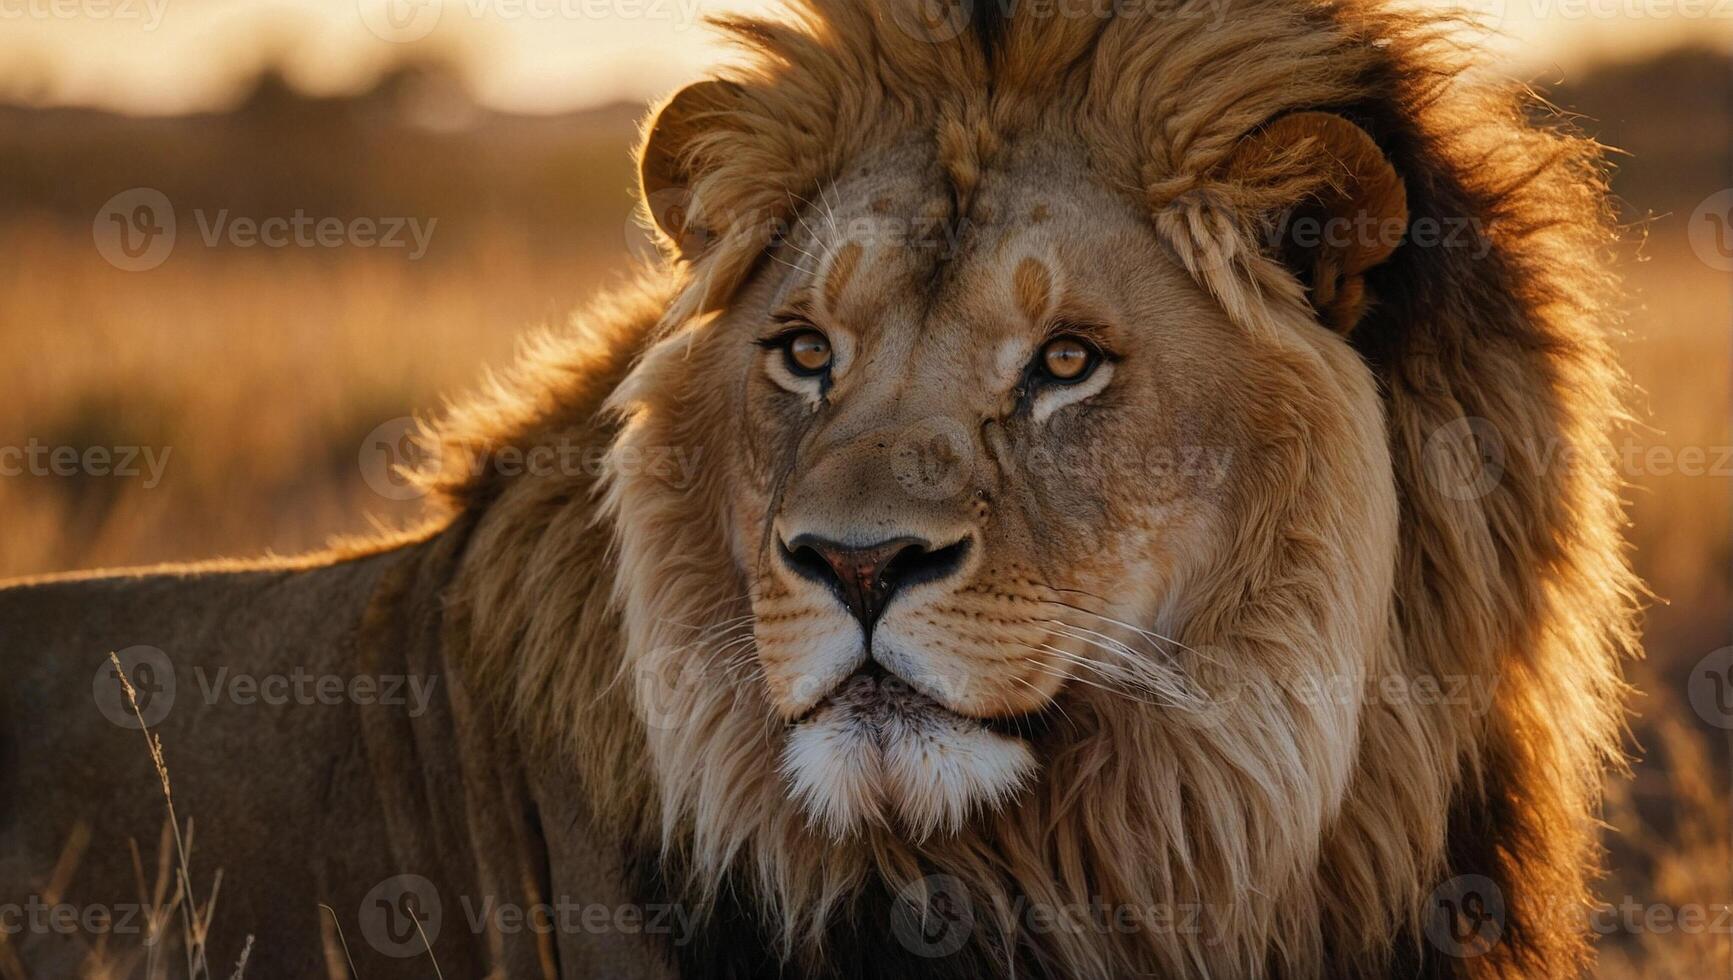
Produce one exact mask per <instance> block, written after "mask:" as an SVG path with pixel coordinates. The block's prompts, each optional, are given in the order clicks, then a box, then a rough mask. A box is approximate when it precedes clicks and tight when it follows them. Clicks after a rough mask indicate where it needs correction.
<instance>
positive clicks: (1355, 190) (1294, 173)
mask: <svg viewBox="0 0 1733 980" xmlns="http://www.w3.org/2000/svg"><path fill="white" fill-rule="evenodd" d="M1225 176H1226V178H1227V182H1228V183H1230V184H1231V185H1234V186H1236V187H1237V188H1240V189H1241V190H1242V191H1243V192H1244V193H1246V194H1247V195H1248V196H1249V198H1250V199H1251V200H1252V201H1254V202H1255V205H1256V210H1258V211H1260V212H1261V218H1262V224H1263V231H1264V232H1265V239H1264V242H1265V246H1266V248H1267V249H1268V251H1269V252H1270V253H1271V254H1272V255H1273V256H1274V257H1276V258H1278V259H1280V260H1281V261H1282V263H1283V264H1285V265H1286V266H1287V267H1288V268H1289V269H1290V270H1291V271H1292V272H1293V273H1294V275H1295V276H1297V277H1298V278H1299V280H1300V282H1301V283H1302V284H1303V285H1304V286H1305V287H1306V292H1307V295H1308V297H1309V298H1310V299H1311V301H1312V305H1313V306H1314V307H1315V308H1316V309H1317V311H1318V317H1319V319H1321V320H1322V321H1323V322H1324V324H1325V325H1326V326H1329V327H1332V328H1334V329H1336V330H1338V331H1340V332H1342V333H1347V332H1348V331H1349V330H1352V329H1353V328H1354V324H1355V323H1357V322H1358V321H1359V319H1360V315H1361V314H1362V313H1363V312H1364V311H1365V308H1366V302H1367V296H1366V284H1365V278H1364V276H1365V273H1366V271H1367V270H1368V269H1371V268H1372V267H1373V266H1376V265H1377V264H1379V263H1380V262H1383V261H1384V260H1385V259H1388V258H1389V257H1390V255H1391V253H1392V252H1394V251H1396V247H1397V246H1398V245H1400V244H1401V242H1402V237H1403V234H1404V232H1405V231H1406V230H1407V228H1408V195H1407V191H1406V190H1405V189H1404V188H1403V186H1402V178H1401V177H1399V176H1397V174H1396V169H1395V168H1394V167H1392V166H1391V165H1390V161H1389V160H1388V159H1386V158H1385V156H1384V153H1383V151H1381V150H1379V149H1378V145H1377V144H1376V143H1374V142H1373V141H1372V137H1370V136H1368V135H1367V134H1366V131H1365V130H1363V129H1361V128H1360V127H1358V126H1356V125H1354V124H1353V123H1351V122H1349V121H1348V120H1346V119H1344V118H1342V117H1341V116H1338V115H1334V114H1331V113H1327V112H1296V113H1291V114H1289V115H1285V116H1281V117H1279V118H1277V119H1275V120H1274V121H1272V122H1270V123H1269V124H1268V125H1266V126H1264V127H1262V128H1260V129H1258V130H1256V131H1255V132H1253V133H1251V134H1249V135H1248V136H1246V137H1245V138H1244V139H1243V140H1241V142H1240V144H1239V146H1238V147H1236V148H1235V149H1234V151H1233V153H1232V154H1231V155H1230V156H1229V158H1228V161H1227V163H1226V174H1225Z"/></svg>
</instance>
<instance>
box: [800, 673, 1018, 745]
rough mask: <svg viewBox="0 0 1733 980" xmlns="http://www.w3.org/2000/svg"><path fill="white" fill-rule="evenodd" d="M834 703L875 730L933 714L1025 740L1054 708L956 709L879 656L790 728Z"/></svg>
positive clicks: (838, 686)
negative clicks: (995, 712)
mask: <svg viewBox="0 0 1733 980" xmlns="http://www.w3.org/2000/svg"><path fill="white" fill-rule="evenodd" d="M832 708H835V709H839V710H841V711H842V712H845V713H847V714H849V715H851V716H853V717H855V718H856V719H857V720H858V721H859V723H861V724H863V725H866V726H867V727H869V728H871V729H873V730H874V733H875V734H877V733H878V732H880V731H882V730H883V728H884V727H885V726H886V725H890V724H898V723H901V724H908V723H910V722H915V721H919V720H922V719H923V718H929V717H930V718H934V719H943V720H944V721H946V722H947V723H952V724H956V723H961V724H973V725H978V726H979V727H981V728H983V729H986V730H987V731H990V732H993V733H995V734H998V735H1004V736H1006V737H1008V738H1017V739H1025V740H1032V739H1035V738H1039V737H1040V736H1042V735H1044V734H1046V732H1047V730H1048V728H1049V727H1050V719H1049V714H1050V712H1049V711H1048V709H1046V708H1042V709H1038V710H1036V711H1031V712H1026V713H1023V714H1017V715H1004V716H995V717H983V716H979V715H969V714H963V713H962V712H959V711H954V710H952V709H951V708H948V707H946V706H945V705H944V704H943V703H941V702H940V701H939V700H937V699H936V698H933V697H932V696H930V695H928V694H926V693H924V692H922V691H921V690H920V689H919V688H917V687H915V686H914V685H913V684H911V683H909V682H908V681H906V680H904V679H903V678H901V677H899V676H898V675H897V674H895V673H894V672H892V671H890V670H888V669H887V668H885V666H884V665H883V664H880V663H879V662H878V661H876V660H868V661H867V662H866V663H864V664H862V665H861V666H860V668H859V669H857V670H856V671H855V672H854V673H852V674H850V675H849V676H848V677H847V678H846V679H845V680H844V681H843V682H842V683H841V684H838V685H837V686H836V689H835V690H833V691H831V692H830V693H829V694H827V695H825V696H824V697H822V698H820V699H819V700H818V701H817V702H815V703H814V704H813V705H812V707H810V708H808V709H806V710H805V711H804V712H802V713H800V714H799V715H797V716H795V717H794V718H792V719H790V721H789V723H788V724H789V726H790V727H795V726H798V725H801V724H804V723H805V722H807V721H809V720H810V719H812V718H814V717H816V716H817V715H819V714H820V713H823V712H826V710H827V709H832Z"/></svg>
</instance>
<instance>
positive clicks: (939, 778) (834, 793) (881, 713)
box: [781, 663, 1038, 839]
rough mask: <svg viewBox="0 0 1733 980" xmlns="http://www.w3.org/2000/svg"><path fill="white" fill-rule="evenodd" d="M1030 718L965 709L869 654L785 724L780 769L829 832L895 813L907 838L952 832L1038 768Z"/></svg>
mask: <svg viewBox="0 0 1733 980" xmlns="http://www.w3.org/2000/svg"><path fill="white" fill-rule="evenodd" d="M1034 727H1035V721H1034V719H1033V718H1029V717H1020V718H1010V719H988V718H977V717H973V716H969V715H964V714H961V713H959V712H956V711H953V710H951V709H950V708H947V707H945V706H944V705H943V704H941V703H940V702H939V701H938V700H937V699H935V698H933V697H932V696H930V695H928V694H926V693H923V692H922V691H920V690H917V689H916V688H915V687H914V685H912V684H910V683H909V682H908V681H907V680H905V679H904V678H901V677H898V676H897V675H896V674H895V673H892V672H891V671H889V670H886V669H885V668H884V667H883V666H881V665H879V664H876V663H869V664H867V665H866V666H863V667H862V668H861V669H860V670H857V671H856V672H855V673H854V674H852V675H850V676H849V677H848V679H846V680H844V681H843V682H842V683H841V684H839V685H837V687H836V689H835V690H833V691H831V692H830V693H829V694H828V695H826V696H825V697H823V698H821V699H820V700H819V702H818V703H817V704H816V705H815V706H814V707H813V708H812V710H810V711H808V712H807V713H806V714H805V715H802V716H801V717H800V718H797V719H795V720H794V721H793V722H791V723H790V725H789V727H788V730H787V731H788V737H787V742H786V743H785V744H784V746H783V757H782V767H781V768H782V772H783V774H784V775H785V776H786V777H787V778H788V780H789V787H790V790H791V792H792V793H793V796H794V798H795V799H796V800H797V801H798V802H799V803H800V804H801V806H802V807H803V808H804V809H805V810H806V812H807V815H808V817H809V818H810V819H811V820H812V821H813V823H814V824H816V825H819V826H822V827H824V828H826V829H827V830H828V831H829V832H830V833H832V834H833V835H837V836H841V835H844V834H847V833H851V832H852V831H854V830H855V829H857V828H859V827H860V826H862V825H863V824H872V823H879V824H883V823H887V822H889V821H891V820H895V821H896V822H898V823H899V824H900V825H901V826H902V827H903V828H905V830H906V831H907V832H908V833H909V834H910V835H911V836H913V837H915V838H917V839H919V838H924V837H926V836H927V835H929V834H933V833H937V832H945V831H955V830H956V829H958V828H960V827H961V826H962V825H963V823H964V821H965V820H967V819H968V817H969V815H970V814H971V813H975V812H978V811H982V810H989V809H992V808H994V807H997V806H999V805H1002V804H1003V803H1005V802H1006V801H1007V800H1009V799H1010V798H1011V797H1012V796H1014V795H1015V794H1016V793H1017V792H1018V791H1019V790H1020V789H1021V788H1022V787H1024V786H1025V785H1027V784H1028V781H1029V780H1030V779H1031V778H1032V777H1033V775H1034V773H1035V771H1036V769H1037V768H1038V766H1037V763H1036V761H1035V755H1034V751H1033V747H1032V746H1031V744H1030V742H1029V739H1030V738H1031V737H1032V736H1033V734H1034Z"/></svg>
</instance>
